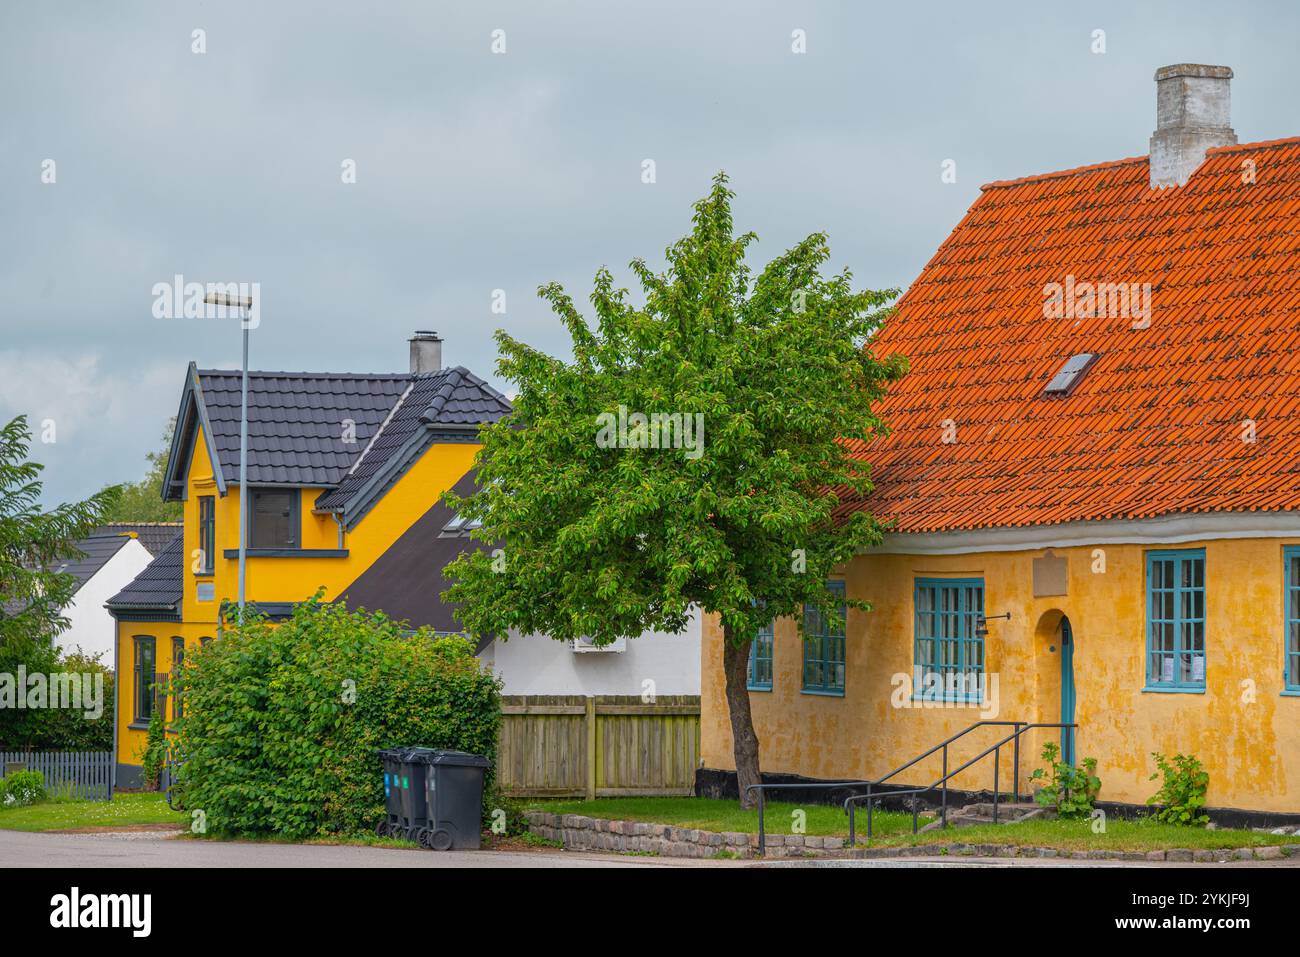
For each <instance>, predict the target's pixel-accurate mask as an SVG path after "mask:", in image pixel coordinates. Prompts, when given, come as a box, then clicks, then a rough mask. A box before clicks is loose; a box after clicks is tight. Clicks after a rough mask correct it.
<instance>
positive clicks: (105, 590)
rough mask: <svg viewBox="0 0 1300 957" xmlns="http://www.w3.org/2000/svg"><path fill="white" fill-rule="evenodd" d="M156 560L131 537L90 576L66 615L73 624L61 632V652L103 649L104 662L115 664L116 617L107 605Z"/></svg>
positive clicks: (89, 652)
mask: <svg viewBox="0 0 1300 957" xmlns="http://www.w3.org/2000/svg"><path fill="white" fill-rule="evenodd" d="M152 560H153V556H152V555H150V554H149V550H148V549H147V548H145V547H144V546H143V545H141V544H140V543H139V542H138V541H137V540H136V539H134V538H132V539H129V540H128V541H127V543H126V544H125V545H123V546H122V547H121V548H119V549H118V550H117V552H116V554H114V555H113V557H112V558H110V559H109V560H108V561H106V562H105V563H104V564H103V565H102V566H101V567H100V569H99V571H97V572H95V574H94V575H92V576H91V577H90V579H89V580H88V581H87V582H86V583H85V584H84V585H82V586H81V587H80V588H79V589H77V594H76V595H74V596H73V598H72V604H70V605H69V606H68V607H67V608H65V609H64V611H63V615H64V617H65V618H67V619H68V621H69V622H70V623H71V624H70V625H69V626H68V629H67V630H66V631H65V632H63V634H61V635H59V637H58V639H57V644H58V646H59V648H60V650H62V651H72V650H73V649H74V648H76V647H77V646H80V647H81V650H82V651H84V652H86V653H87V654H94V653H95V652H100V651H102V652H103V653H104V655H103V657H102V658H100V659H99V660H100V662H101V663H102V664H105V665H107V666H108V667H110V668H111V667H113V635H114V634H115V629H114V627H113V618H112V616H111V615H109V613H108V611H107V610H106V609H105V608H104V602H106V601H108V600H109V599H110V598H112V597H113V596H114V595H116V594H117V593H118V592H120V591H121V590H122V589H123V588H125V587H126V586H127V585H129V584H130V583H131V581H132V580H134V578H135V576H136V575H138V574H140V572H142V571H144V567H145V566H146V565H148V564H149V562H151V561H152Z"/></svg>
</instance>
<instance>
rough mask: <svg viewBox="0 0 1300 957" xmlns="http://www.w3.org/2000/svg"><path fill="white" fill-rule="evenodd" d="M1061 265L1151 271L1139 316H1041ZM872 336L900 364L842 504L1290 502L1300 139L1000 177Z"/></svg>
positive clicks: (981, 511) (924, 515)
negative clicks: (1050, 387) (1192, 165)
mask: <svg viewBox="0 0 1300 957" xmlns="http://www.w3.org/2000/svg"><path fill="white" fill-rule="evenodd" d="M1247 161H1251V163H1253V166H1254V180H1255V181H1254V182H1253V183H1251V182H1247V181H1246V180H1248V179H1249V175H1248V173H1249V170H1250V163H1248V162H1247ZM1068 276H1072V277H1073V279H1074V282H1075V283H1076V286H1075V288H1076V290H1077V289H1078V288H1079V287H1078V286H1077V284H1078V283H1085V282H1086V283H1136V284H1139V289H1140V288H1141V286H1140V284H1143V283H1150V297H1151V298H1150V303H1151V309H1150V323H1149V326H1148V327H1147V328H1134V323H1135V322H1137V323H1138V324H1139V325H1140V324H1141V320H1140V314H1138V313H1137V312H1135V311H1132V310H1130V312H1129V314H1127V315H1123V314H1114V313H1116V312H1119V310H1114V309H1112V310H1110V312H1111V313H1112V314H1111V315H1109V316H1103V317H1099V318H1092V317H1088V316H1086V315H1085V316H1081V317H1076V318H1066V317H1063V318H1047V317H1045V314H1044V300H1045V298H1046V297H1045V292H1044V287H1046V286H1047V285H1048V284H1050V283H1059V284H1061V285H1063V286H1064V285H1065V284H1066V283H1067V277H1068ZM872 348H873V349H874V350H875V351H876V352H877V353H878V354H887V353H890V352H899V353H902V354H903V355H905V356H907V357H908V359H909V360H910V363H911V371H910V372H909V373H908V374H907V375H906V376H905V377H904V378H903V379H902V380H901V381H900V382H898V383H896V384H895V386H894V387H893V388H892V389H891V390H890V393H889V395H888V396H887V397H886V398H885V399H884V401H883V402H882V403H881V405H880V409H879V410H880V412H881V413H882V414H883V416H884V419H885V421H886V422H888V423H889V425H890V427H891V428H892V430H893V434H891V435H890V436H888V437H886V438H883V439H879V440H877V441H874V442H872V443H870V444H868V445H864V444H863V443H861V442H852V443H850V445H851V447H852V448H853V450H854V453H855V455H856V456H858V457H860V458H863V459H865V460H867V461H868V462H870V463H871V467H872V475H873V479H874V481H875V484H876V489H875V491H874V492H873V493H872V494H871V495H870V496H869V497H868V498H867V499H866V500H864V501H859V502H853V503H846V504H845V505H844V506H843V507H842V511H851V510H854V509H860V508H867V509H869V510H870V511H871V512H872V513H873V514H875V515H877V516H879V517H881V518H883V519H888V520H892V521H893V522H894V523H895V528H896V530H898V531H902V532H937V531H955V530H959V529H975V528H990V527H1005V526H1021V525H1047V524H1054V523H1059V522H1067V521H1076V520H1083V519H1115V518H1126V519H1134V518H1147V517H1153V516H1158V515H1167V514H1171V513H1180V512H1214V511H1225V510H1230V511H1239V510H1265V511H1273V510H1289V509H1295V508H1300V138H1295V139H1288V140H1276V141H1273V142H1267V143H1253V144H1246V145H1241V146H1230V147H1222V148H1219V149H1214V150H1211V151H1210V153H1209V154H1208V156H1207V158H1206V161H1205V163H1204V164H1203V165H1202V166H1201V168H1200V169H1199V170H1197V171H1196V172H1195V173H1194V174H1193V176H1192V178H1191V179H1190V180H1189V181H1188V183H1187V185H1185V186H1182V187H1176V188H1166V189H1152V188H1150V186H1149V185H1148V169H1147V159H1146V157H1145V156H1140V157H1134V158H1130V159H1124V160H1118V161H1116V162H1113V163H1103V164H1099V165H1096V166H1085V167H1081V168H1079V169H1073V170H1065V171H1062V172H1059V173H1049V174H1047V175H1042V176H1031V177H1026V178H1025V179H1018V180H1011V181H1007V182H998V183H990V184H989V185H987V186H985V187H984V188H983V191H982V193H981V195H980V197H979V199H978V200H976V202H975V204H974V205H973V206H971V208H970V210H969V211H968V212H967V214H966V216H965V217H964V218H963V219H962V221H961V222H960V223H958V224H957V227H956V228H955V229H954V230H953V232H952V234H951V235H950V236H949V237H948V238H947V240H945V241H944V243H943V245H942V246H941V247H939V251H938V252H937V253H936V254H935V256H934V258H933V259H931V260H930V262H929V263H928V264H927V265H926V267H925V269H924V270H923V271H922V272H921V275H920V276H919V277H918V278H917V280H916V282H915V283H914V284H913V285H912V287H911V288H910V289H909V290H908V291H907V293H906V295H904V296H903V298H902V299H901V300H900V302H899V308H898V312H897V315H896V316H895V317H894V318H893V319H892V320H891V321H890V322H889V323H888V324H887V325H886V327H885V328H884V329H883V330H882V332H881V334H880V336H879V337H878V339H877V340H876V342H875V343H874V344H873V346H872ZM1083 352H1090V353H1097V354H1099V356H1100V357H1099V358H1098V359H1097V361H1096V362H1095V363H1094V364H1093V366H1092V367H1091V368H1090V369H1089V370H1088V371H1087V372H1086V373H1085V374H1084V376H1083V377H1082V379H1081V381H1080V382H1079V383H1078V385H1077V387H1076V388H1075V390H1074V391H1073V392H1072V393H1071V394H1070V395H1068V396H1064V397H1062V396H1048V395H1044V393H1043V387H1044V386H1045V385H1046V384H1047V382H1048V381H1049V380H1050V379H1051V378H1052V377H1053V376H1054V375H1055V374H1056V372H1057V371H1058V370H1059V369H1060V367H1061V366H1062V365H1063V364H1064V363H1065V361H1066V360H1067V359H1068V358H1069V357H1070V356H1072V355H1074V354H1076V353H1083ZM945 420H951V422H952V427H953V428H954V429H955V436H953V437H955V441H951V442H944V441H943V439H944V437H945V433H944V422H945ZM1246 420H1253V421H1254V423H1255V426H1254V428H1255V441H1254V442H1253V443H1251V442H1245V441H1243V440H1242V436H1243V434H1246V433H1245V430H1246V429H1247V428H1248V425H1247V424H1246Z"/></svg>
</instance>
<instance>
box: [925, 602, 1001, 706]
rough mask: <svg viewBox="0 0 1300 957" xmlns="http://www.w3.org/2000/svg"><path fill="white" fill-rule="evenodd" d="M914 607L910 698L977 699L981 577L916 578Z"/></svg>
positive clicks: (980, 664)
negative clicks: (914, 620)
mask: <svg viewBox="0 0 1300 957" xmlns="http://www.w3.org/2000/svg"><path fill="white" fill-rule="evenodd" d="M914 606H915V608H916V628H915V636H916V637H915V645H914V648H913V658H912V660H913V674H912V695H913V697H915V698H920V699H923V700H928V701H973V702H978V701H982V700H983V696H984V695H983V692H984V637H983V636H982V635H981V634H980V633H979V630H980V629H979V619H980V618H981V617H982V616H983V615H984V579H982V578H918V579H917V580H916V588H915V593H914Z"/></svg>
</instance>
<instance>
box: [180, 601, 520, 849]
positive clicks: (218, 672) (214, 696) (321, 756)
mask: <svg viewBox="0 0 1300 957" xmlns="http://www.w3.org/2000/svg"><path fill="white" fill-rule="evenodd" d="M181 690H182V692H183V694H184V696H185V716H184V718H183V719H181V720H180V721H178V722H177V723H176V728H177V732H178V737H177V741H176V744H177V745H178V746H179V749H180V751H181V753H183V754H184V755H185V765H184V768H183V770H182V771H181V779H182V782H183V786H184V788H185V803H186V806H187V807H190V808H196V809H202V810H203V811H204V813H205V814H206V816H207V822H208V827H209V829H210V830H212V831H215V832H217V833H253V834H256V833H262V834H272V833H274V834H281V835H285V836H287V837H291V838H303V837H308V836H311V835H314V834H359V833H362V832H367V831H369V830H370V829H371V828H372V827H373V826H374V825H375V824H376V823H377V822H378V821H379V820H380V819H381V818H382V816H383V805H384V791H383V776H382V775H383V771H382V764H381V762H380V760H379V757H378V754H377V751H378V749H380V748H384V747H393V746H396V745H407V744H418V745H423V746H427V747H432V748H454V749H457V750H462V751H470V752H474V753H477V754H483V755H486V756H487V757H488V758H489V759H490V760H493V759H495V757H496V743H497V732H498V729H499V726H500V721H501V700H500V688H499V685H498V684H497V682H496V680H495V679H494V678H493V677H492V676H491V675H488V674H484V673H483V671H482V670H481V669H480V668H479V663H478V660H477V659H476V658H475V657H474V654H473V647H472V646H471V645H470V643H469V642H468V641H466V640H465V639H464V638H440V637H437V636H435V635H433V633H431V632H428V631H425V630H421V631H419V632H416V633H415V634H414V635H408V634H406V633H405V632H404V630H403V629H402V627H401V625H400V624H399V623H397V622H394V621H393V620H391V619H390V618H388V617H386V616H385V615H382V614H368V613H366V612H350V611H348V610H347V608H346V607H344V606H343V605H341V604H322V603H321V602H320V601H319V596H317V598H314V599H312V600H311V601H310V602H305V603H303V604H302V605H300V606H299V607H298V608H297V609H296V610H295V611H294V614H293V616H292V617H291V618H290V619H289V620H287V621H285V622H283V623H279V624H274V625H273V624H271V623H269V622H268V621H266V620H265V619H262V618H258V617H256V616H254V615H252V614H251V613H250V614H249V615H248V617H247V619H246V621H245V623H244V624H243V625H242V626H238V625H236V626H233V627H230V628H228V629H227V630H226V631H225V632H224V633H223V635H222V637H221V639H220V640H218V641H215V642H212V643H211V644H209V645H208V646H207V647H205V648H202V649H200V650H199V651H198V652H197V653H195V654H193V655H190V656H187V658H186V666H185V668H184V669H183V673H182V678H181ZM491 792H492V779H491V776H490V774H489V778H488V780H487V781H486V782H485V788H484V794H485V795H487V794H490V793H491Z"/></svg>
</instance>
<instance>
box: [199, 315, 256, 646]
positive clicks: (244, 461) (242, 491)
mask: <svg viewBox="0 0 1300 957" xmlns="http://www.w3.org/2000/svg"><path fill="white" fill-rule="evenodd" d="M203 301H204V302H205V303H208V304H209V305H213V306H226V307H234V308H237V309H242V310H243V311H244V318H243V320H242V321H241V322H240V325H241V326H242V327H243V330H244V361H243V366H242V371H243V381H242V382H241V384H240V389H239V623H240V624H241V625H242V624H243V623H244V570H245V564H246V561H247V557H248V555H247V552H248V543H247V541H246V536H247V534H248V516H247V515H245V514H244V508H245V505H246V503H247V500H248V481H247V479H248V330H249V328H250V327H249V318H250V317H251V314H252V311H253V297H252V296H229V295H226V294H225V293H218V292H209V293H208V294H207V295H206V296H204V297H203ZM217 464H218V466H219V465H220V463H217ZM215 546H216V543H215V542H214V543H213V547H215Z"/></svg>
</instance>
